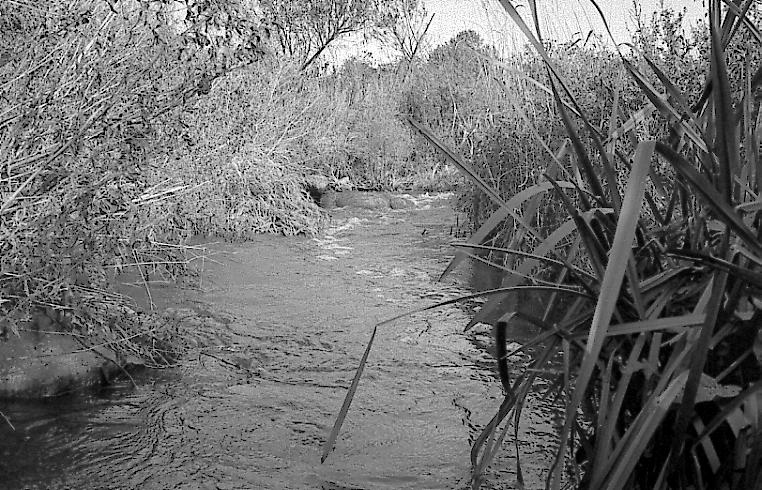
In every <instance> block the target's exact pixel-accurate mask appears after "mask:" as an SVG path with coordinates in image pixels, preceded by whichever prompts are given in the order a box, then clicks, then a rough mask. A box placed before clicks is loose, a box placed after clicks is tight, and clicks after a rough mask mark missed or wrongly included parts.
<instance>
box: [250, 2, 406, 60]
mask: <svg viewBox="0 0 762 490" xmlns="http://www.w3.org/2000/svg"><path fill="white" fill-rule="evenodd" d="M408 3H409V2H406V1H404V0H399V1H397V0H395V1H392V2H387V1H380V0H373V1H369V2H354V1H352V0H310V1H304V2H290V1H287V0H285V1H284V0H264V1H262V8H263V10H264V14H265V17H266V19H267V20H268V21H269V22H270V23H271V24H272V25H273V26H274V31H275V37H276V40H277V43H278V44H279V46H280V49H281V52H282V53H284V54H285V55H287V56H289V57H293V58H296V59H297V60H299V61H300V62H301V63H302V69H305V68H307V67H309V66H310V65H312V64H313V63H314V62H315V61H316V60H317V59H318V58H319V57H320V55H321V54H322V53H323V51H325V50H326V49H327V48H328V47H329V46H330V45H332V44H334V43H335V42H336V41H337V40H338V39H340V38H342V37H345V36H347V35H349V34H353V33H360V32H362V31H363V30H365V29H369V30H371V31H373V30H383V29H384V28H387V27H389V26H392V25H394V24H395V23H396V21H397V16H398V15H399V14H400V12H401V11H404V9H405V7H406V6H407V4H408Z"/></svg>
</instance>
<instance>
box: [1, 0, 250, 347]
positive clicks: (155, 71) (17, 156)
mask: <svg viewBox="0 0 762 490" xmlns="http://www.w3.org/2000/svg"><path fill="white" fill-rule="evenodd" d="M187 5H188V6H190V7H192V8H190V7H189V8H188V9H187V12H185V16H184V18H182V19H174V20H173V18H172V17H171V15H172V14H171V12H174V11H169V10H168V9H167V6H166V5H164V4H163V3H161V2H148V1H137V0H125V1H121V2H104V1H97V0H78V1H74V2H66V4H62V3H60V2H37V3H35V4H34V5H32V4H28V3H18V2H6V3H3V4H2V6H0V9H2V12H1V13H0V19H2V22H3V23H4V26H3V27H4V29H3V33H2V36H3V40H4V46H5V49H6V51H5V52H4V53H3V55H2V66H0V86H2V94H3V97H2V99H1V100H0V114H2V116H0V193H1V194H0V195H1V196H2V199H1V200H0V203H1V204H0V315H2V317H4V318H5V321H4V324H3V325H2V328H3V330H5V329H7V328H9V327H10V329H11V330H16V329H17V328H18V327H19V325H22V324H23V323H24V322H25V321H27V320H29V319H30V317H31V316H32V315H33V314H34V313H35V312H36V311H38V310H41V309H44V310H46V311H48V312H52V313H51V315H52V316H53V317H55V319H56V320H57V321H59V323H60V324H61V325H62V326H64V327H68V328H78V329H80V330H83V331H86V332H88V333H95V332H93V324H92V322H90V321H89V320H88V321H84V320H83V319H88V318H89V319H92V318H97V317H100V318H101V320H102V319H103V315H102V314H97V313H94V311H95V310H94V309H93V308H91V307H90V306H92V305H94V304H95V303H96V302H97V301H87V300H86V298H87V297H91V296H93V295H94V294H95V295H96V296H97V295H98V294H105V295H107V296H108V294H107V293H106V292H105V291H104V290H103V288H104V287H105V286H106V279H107V277H108V276H109V274H110V272H111V271H114V270H116V269H120V268H122V267H124V266H127V265H130V264H145V263H153V264H155V265H164V266H165V267H162V268H163V269H164V270H165V271H166V272H168V273H170V274H172V273H174V272H176V271H175V270H174V269H175V268H176V266H181V265H182V264H181V259H180V258H178V257H176V256H175V254H176V251H177V248H176V247H173V246H169V247H168V246H167V245H166V244H164V242H162V241H161V239H162V238H163V237H162V236H160V235H159V231H160V228H161V226H159V225H161V223H160V222H162V221H163V220H165V219H166V217H167V216H166V214H163V212H162V209H163V206H164V202H165V201H166V200H167V199H170V198H172V197H173V196H176V195H177V194H178V193H179V192H180V191H182V190H183V187H182V185H178V184H177V183H171V182H167V181H166V179H161V180H155V181H152V180H150V179H148V178H147V177H148V176H147V172H146V171H145V170H146V166H148V165H150V164H151V158H152V157H153V156H155V154H156V153H157V152H159V151H160V149H159V148H154V144H155V143H157V140H156V139H155V136H156V132H157V130H159V128H160V126H161V123H162V121H165V120H166V119H171V118H172V116H173V115H176V114H177V113H178V112H181V111H182V110H183V108H184V105H185V104H187V103H188V102H189V101H191V100H193V99H194V97H197V96H198V95H199V94H203V93H204V92H206V91H208V90H209V88H210V86H211V83H212V81H213V80H214V79H215V78H216V77H218V76H220V75H221V74H222V73H225V72H226V71H227V70H229V69H231V67H234V66H237V65H239V64H241V63H250V62H251V61H252V60H255V59H256V58H257V57H258V56H259V55H260V54H261V53H260V51H259V50H258V48H257V46H258V41H257V33H256V30H255V27H254V26H253V25H252V24H251V23H250V22H249V21H248V20H247V19H244V18H241V17H237V16H236V15H233V14H231V13H230V12H228V13H227V14H226V15H227V17H226V21H227V22H228V23H229V24H228V25H229V26H231V31H229V32H223V31H220V29H219V25H218V24H215V22H217V20H219V18H220V15H221V11H219V10H218V9H217V7H216V3H214V2H207V3H204V2H196V3H193V4H187ZM215 26H216V27H215ZM233 27H234V29H232V28H233ZM222 48H225V49H222ZM164 228H165V229H166V227H164ZM170 238H172V237H170ZM137 267H139V268H141V267H142V266H137ZM94 288H95V289H94ZM94 291H96V292H97V291H101V293H96V292H94ZM104 303H107V301H105V300H104ZM88 305H90V306H88ZM96 323H99V322H96ZM100 323H102V324H103V325H106V326H108V324H109V322H106V321H104V322H100ZM101 333H103V332H101ZM112 333H113V332H112Z"/></svg>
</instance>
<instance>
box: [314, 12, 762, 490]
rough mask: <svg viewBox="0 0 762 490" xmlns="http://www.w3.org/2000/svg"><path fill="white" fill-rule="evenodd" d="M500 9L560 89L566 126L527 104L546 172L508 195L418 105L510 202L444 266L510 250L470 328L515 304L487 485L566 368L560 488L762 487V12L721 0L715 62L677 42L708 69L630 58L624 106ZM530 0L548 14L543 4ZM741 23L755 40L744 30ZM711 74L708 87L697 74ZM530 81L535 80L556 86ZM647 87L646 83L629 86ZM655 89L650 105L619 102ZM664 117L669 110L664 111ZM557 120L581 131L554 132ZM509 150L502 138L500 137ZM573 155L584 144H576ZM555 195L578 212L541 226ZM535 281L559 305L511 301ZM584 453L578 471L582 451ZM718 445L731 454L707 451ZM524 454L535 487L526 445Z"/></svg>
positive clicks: (483, 461) (479, 478)
mask: <svg viewBox="0 0 762 490" xmlns="http://www.w3.org/2000/svg"><path fill="white" fill-rule="evenodd" d="M501 4H502V5H503V7H504V8H505V10H506V11H507V12H508V14H509V15H510V16H511V18H512V19H513V20H514V22H515V23H516V24H517V25H518V26H519V28H520V29H521V30H522V32H523V34H524V35H525V36H526V38H527V40H528V41H529V43H530V45H531V46H532V48H533V49H534V50H535V51H536V52H537V53H538V55H539V56H540V59H541V60H542V67H543V69H544V70H545V71H546V73H547V77H548V78H547V80H548V81H547V86H544V87H543V90H544V89H547V93H549V95H550V96H551V98H552V101H553V103H554V108H553V111H554V114H555V115H556V117H557V119H558V124H556V125H551V124H548V125H547V126H545V127H540V128H539V129H538V128H537V126H533V125H531V123H532V122H533V121H536V120H537V119H534V120H533V119H530V118H524V121H526V122H527V125H528V126H530V127H531V130H532V133H533V135H534V137H535V144H536V145H537V146H539V147H540V148H543V151H537V154H538V155H540V154H542V153H543V152H544V154H545V155H547V156H550V158H547V157H546V160H545V161H546V163H545V164H542V166H541V167H540V168H539V171H540V172H542V174H543V180H544V181H539V182H537V183H529V182H528V183H527V184H526V185H522V186H520V190H519V191H518V192H515V193H513V194H510V193H505V192H503V189H502V187H501V186H496V185H493V182H494V179H492V181H491V176H492V175H494V174H495V171H494V170H493V171H491V172H489V173H487V172H483V171H482V169H481V167H480V165H479V164H478V160H477V159H476V158H474V156H476V155H477V154H478V153H477V152H476V151H474V152H473V154H470V155H469V154H467V156H466V157H465V158H464V157H461V156H460V155H459V153H458V152H457V151H456V150H454V149H453V148H452V147H451V141H448V137H449V134H448V133H446V132H445V133H444V135H443V136H442V137H439V136H438V135H437V130H436V129H435V130H432V129H430V128H428V127H427V125H426V124H422V123H421V122H418V121H417V120H416V119H415V118H411V119H410V122H411V124H413V126H414V127H415V128H416V129H417V130H418V131H419V132H420V133H421V135H422V136H423V137H424V138H425V139H426V140H427V141H428V142H429V143H430V144H431V145H433V146H434V147H436V148H437V150H438V151H440V152H441V154H442V155H443V156H445V157H446V158H447V159H448V160H449V161H450V162H451V163H452V164H453V165H456V166H457V167H458V168H459V169H460V170H461V171H462V172H463V173H464V174H465V175H466V176H467V177H468V178H469V179H470V181H471V182H472V184H473V186H474V187H476V188H478V189H479V190H480V192H482V193H483V194H484V195H485V196H487V197H488V198H489V199H490V201H492V202H493V203H494V206H495V207H494V209H495V211H494V212H493V213H492V214H491V215H490V216H489V219H486V220H485V221H484V222H483V224H482V225H481V227H480V228H479V229H478V230H477V231H476V232H475V233H474V235H473V236H472V237H471V238H470V239H469V240H468V242H467V243H464V244H458V247H459V250H458V252H457V254H456V257H455V259H454V260H453V263H452V264H451V265H450V267H448V269H447V270H446V271H445V274H447V273H448V272H449V271H450V270H452V269H453V268H454V267H455V266H456V265H457V263H458V262H460V261H462V260H463V259H464V258H466V257H468V256H469V255H470V256H473V252H471V251H472V250H485V249H487V250H491V251H492V252H493V254H494V257H495V259H494V260H493V265H494V267H496V268H498V269H500V270H504V271H505V272H506V274H505V278H504V280H503V283H502V285H501V287H500V288H498V289H496V290H492V291H487V292H485V293H482V294H483V295H486V296H488V298H489V300H488V302H487V303H486V304H485V305H484V306H483V307H482V309H481V310H480V311H479V312H478V314H477V316H476V318H474V320H473V321H472V322H471V324H470V325H469V327H470V326H471V325H473V324H474V323H476V322H478V321H485V320H486V319H487V318H500V319H501V321H499V322H496V325H495V329H496V334H495V340H496V342H502V343H503V345H497V346H496V352H497V353H498V355H497V356H496V357H497V359H496V360H497V363H498V366H499V368H500V369H499V370H498V371H499V373H500V378H501V383H502V386H503V388H504V391H505V398H504V400H503V402H502V403H501V405H500V407H499V409H498V410H497V413H496V414H495V416H494V417H493V418H492V420H491V421H490V422H489V423H488V424H487V425H486V426H485V427H484V429H483V431H482V433H481V435H480V436H479V437H478V438H477V440H476V442H475V443H474V447H473V449H472V454H471V456H472V464H473V482H472V483H473V487H474V488H478V487H479V486H480V485H481V484H482V482H483V479H484V477H485V474H486V471H487V469H488V467H489V465H490V464H491V462H492V461H493V458H494V456H495V454H496V453H497V451H498V450H499V448H500V447H501V445H502V443H503V441H504V440H505V438H506V437H508V438H510V434H511V428H513V427H515V426H516V424H518V423H519V422H520V420H521V412H522V409H523V406H524V401H525V400H526V397H527V396H528V394H529V393H530V392H532V391H533V390H536V389H538V386H547V385H548V383H547V382H545V383H537V381H538V380H539V378H541V377H550V380H549V381H550V385H551V386H552V389H551V391H552V392H553V393H552V394H555V397H556V400H558V403H559V404H563V407H564V409H565V412H566V413H565V417H564V420H563V423H562V425H561V427H560V433H559V438H560V444H559V448H558V453H557V457H556V461H555V463H554V465H553V467H552V468H549V472H548V486H549V487H550V488H560V487H561V486H562V485H563V484H565V483H571V484H573V485H576V486H579V487H583V488H687V487H692V488H720V487H723V486H725V487H728V488H760V486H762V466H760V463H762V430H760V427H759V414H758V407H759V399H760V392H761V391H762V381H760V375H761V373H760V371H761V368H760V364H761V363H762V355H760V352H761V351H762V347H761V346H762V334H761V330H760V315H761V314H762V313H760V312H761V311H762V297H760V293H759V292H760V288H761V287H762V275H760V274H759V264H762V241H760V239H759V236H760V234H759V233H760V232H759V225H760V215H759V212H760V202H759V198H758V193H759V190H760V182H762V181H761V180H760V162H759V150H760V142H759V134H760V133H759V128H758V122H759V91H760V86H762V73H761V72H760V70H761V68H760V66H759V61H758V59H757V55H758V53H760V51H761V50H760V49H759V46H760V44H762V37H761V36H760V35H759V29H758V27H757V25H758V24H757V23H756V22H752V20H753V19H756V18H755V17H754V16H753V15H751V16H749V17H747V18H745V19H744V15H745V9H746V8H748V7H749V6H750V5H752V4H753V2H750V1H744V2H739V3H738V4H737V5H736V4H730V3H726V4H724V5H729V7H728V8H729V10H725V11H724V12H721V11H722V9H721V5H720V2H710V5H709V18H710V19H711V22H710V26H709V28H708V30H707V40H708V44H707V45H706V46H707V50H706V55H707V56H706V57H705V58H701V55H700V54H701V52H702V51H701V49H700V46H701V44H700V42H697V43H696V46H697V49H695V50H693V49H692V50H691V51H690V53H683V52H682V51H681V52H680V53H681V55H682V57H683V58H684V59H685V58H686V57H689V56H694V53H695V56H696V58H695V60H696V61H697V62H698V63H700V66H701V67H702V68H701V69H700V70H698V69H695V70H694V68H695V67H694V66H693V65H691V64H690V62H688V63H687V64H686V68H688V67H689V68H690V69H686V71H685V72H678V73H684V74H688V73H700V76H698V77H695V76H692V75H691V76H692V77H693V79H689V75H685V76H686V79H685V80H682V84H678V83H676V82H675V81H673V80H672V77H671V73H670V74H669V75H668V74H667V72H665V71H663V70H662V69H660V67H659V63H660V62H661V61H658V62H657V61H655V60H654V59H653V58H652V57H651V56H649V54H648V53H647V52H646V53H645V54H644V55H643V57H642V59H641V60H639V61H638V60H634V59H632V58H628V57H626V56H624V55H623V54H621V53H619V61H620V63H621V67H622V68H621V69H622V73H624V74H626V77H627V78H626V79H622V78H620V80H621V85H619V86H614V87H611V94H612V97H611V99H608V100H610V103H609V104H600V103H599V100H600V97H599V95H597V94H595V93H594V92H592V91H587V92H586V91H584V90H583V91H581V92H578V90H577V88H578V86H576V85H574V84H572V83H571V82H570V81H569V80H570V78H571V77H570V75H569V71H570V69H571V73H572V74H573V68H574V66H580V65H581V64H580V63H579V61H573V62H571V63H570V62H568V58H564V56H563V55H564V54H565V53H570V54H571V55H572V56H577V55H579V54H582V55H584V56H587V54H586V53H584V52H580V51H576V52H570V51H569V50H566V49H565V50H562V51H561V52H560V54H561V55H562V56H559V52H558V51H556V50H555V49H554V48H553V47H552V46H551V45H549V44H548V43H545V42H544V41H543V39H542V36H541V30H540V26H538V25H537V22H536V19H535V26H536V32H533V31H532V30H531V29H530V28H529V27H528V25H527V23H526V22H525V21H524V19H522V17H521V16H520V15H519V13H518V11H517V10H516V7H515V6H514V5H513V3H512V2H507V1H506V2H501ZM530 4H531V7H532V11H533V10H534V7H535V6H534V2H530ZM721 13H722V15H721ZM663 19H666V20H667V21H669V22H672V19H673V18H672V17H670V16H667V17H666V18H663ZM669 32H670V33H671V34H669V36H672V35H673V34H674V33H675V31H674V30H672V31H669ZM742 33H743V34H742ZM736 36H746V37H747V40H746V41H744V42H741V43H738V44H733V42H734V41H733V40H734V39H737V38H736ZM734 46H736V47H734ZM744 46H746V47H747V49H748V51H744ZM734 50H739V51H737V52H736V51H734ZM667 54H669V53H667ZM585 59H588V58H585ZM615 59H616V58H614V57H611V56H609V57H608V58H607V59H606V60H605V63H604V65H603V66H604V67H606V69H609V68H610V67H611V66H612V65H611V63H610V62H611V61H613V60H615ZM666 59H667V60H668V59H669V58H666ZM734 60H744V62H743V63H741V62H735V61H734ZM728 63H732V64H731V65H730V69H729V66H728ZM535 66H536V65H535ZM505 68H506V69H508V68H511V67H510V66H506V67H505ZM572 76H573V75H572ZM612 78H613V77H608V78H607V79H609V80H611V79H612ZM696 78H698V79H699V80H702V81H705V83H704V84H703V85H701V84H696V83H695V79H696ZM571 79H572V80H573V78H571ZM613 79H616V78H613ZM533 80H534V82H533V85H534V86H535V87H538V86H539V85H540V82H537V79H536V78H533ZM535 82H537V83H535ZM633 86H635V87H637V89H638V91H639V92H640V96H638V95H637V94H636V93H634V92H630V93H626V91H627V90H631V87H633ZM655 87H659V88H658V89H657V88H655ZM688 90H694V91H695V92H694V93H689V92H687V91H688ZM544 91H545V90H544ZM622 92H625V93H622ZM639 97H640V100H642V101H645V100H647V102H643V103H642V105H641V106H640V107H639V108H638V107H636V106H633V107H628V109H627V110H626V111H625V110H622V105H626V104H635V103H636V101H637V100H638V98H639ZM689 101H690V102H689ZM515 107H516V105H514V109H515V110H516V112H517V113H521V111H519V110H518V109H516V108H515ZM652 113H655V114H656V117H658V119H656V120H652V119H649V118H650V117H651V116H650V114H652ZM414 116H415V113H414ZM540 120H542V119H540ZM559 124H560V125H561V126H562V127H563V128H564V129H565V131H566V136H567V138H568V140H567V141H566V142H561V144H560V145H558V146H549V144H548V141H549V140H550V139H551V138H553V137H555V135H556V133H555V128H557V127H558V125H559ZM532 126H533V127H532ZM601 128H605V129H601ZM547 130H551V131H550V132H548V131H547ZM644 137H645V138H644ZM494 148H495V149H494V150H491V151H492V152H498V151H499V145H497V144H494ZM570 153H573V157H574V158H568V157H569V154H570ZM469 157H470V158H469ZM496 168H498V169H499V168H500V167H499V166H497V167H496ZM536 170H537V169H536ZM543 195H552V196H553V198H554V199H555V200H557V201H558V203H559V205H560V206H561V207H562V209H563V212H564V214H563V215H559V216H558V219H559V222H560V225H554V226H552V227H548V228H538V227H536V223H538V222H539V221H538V218H539V217H541V215H542V213H544V212H546V211H544V210H543V206H542V196H543ZM506 218H509V219H510V220H511V222H512V223H513V225H512V226H511V227H510V229H512V230H513V231H512V233H509V234H508V235H507V237H508V238H507V240H508V242H507V243H508V244H507V245H506V246H503V247H496V246H494V245H490V244H489V243H487V244H485V240H486V239H488V238H489V236H490V234H491V233H494V231H495V230H496V229H497V228H498V227H499V226H501V224H502V223H504V222H505V220H506ZM503 257H505V259H503ZM508 257H511V258H512V259H511V260H510V262H509V261H508V259H507V258H508ZM506 264H508V265H506ZM527 291H532V292H534V293H535V294H539V295H542V298H543V300H542V303H543V305H544V306H545V308H544V310H542V311H532V310H528V309H525V308H521V307H519V308H517V309H515V310H510V311H506V310H503V309H501V306H502V305H503V304H504V303H503V302H502V299H503V298H505V297H506V296H507V295H516V294H522V293H525V292H527ZM472 297H473V296H468V297H464V298H459V299H456V300H449V301H446V302H443V303H439V304H436V305H430V306H427V307H425V308H421V309H419V310H416V311H414V312H407V313H404V314H402V315H400V316H405V315H408V314H412V313H417V312H420V311H425V310H429V309H432V308H436V307H439V306H443V305H446V304H452V303H454V302H456V301H462V300H467V299H470V298H472ZM490 314H491V315H492V316H489V315H490ZM397 318H399V317H397ZM392 321H394V319H391V320H388V321H386V322H382V323H381V324H379V325H378V326H382V325H386V324H388V323H390V322H392ZM519 322H521V323H519ZM512 323H516V324H517V325H521V324H524V325H527V324H528V325H531V326H532V328H533V329H535V330H536V331H537V332H538V333H537V335H536V337H535V338H534V339H532V340H531V341H529V342H527V343H526V344H525V345H523V346H522V347H521V348H520V349H519V350H527V349H529V348H533V349H534V353H533V362H532V363H531V365H530V366H529V367H528V368H527V369H524V370H521V371H519V372H515V373H512V372H511V370H510V366H508V364H507V358H508V357H509V356H510V355H512V354H515V352H506V348H505V345H504V342H505V339H504V337H505V336H504V335H501V334H500V330H501V329H504V328H507V327H508V326H510V325H511V324H512ZM371 342H372V341H371ZM369 348H370V345H369V346H368V349H369ZM366 356H367V352H366ZM362 364H363V363H361V366H360V369H358V373H357V376H356V378H355V381H354V382H353V387H352V389H351V390H350V392H349V394H348V395H347V398H346V401H345V404H344V406H343V407H342V411H341V414H340V416H339V418H338V420H337V422H336V425H335V426H334V430H333V431H332V433H331V436H330V437H329V440H328V441H327V444H326V446H325V452H324V455H323V457H324V458H325V457H326V456H327V454H328V452H330V450H331V447H332V445H333V444H334V442H335V440H336V437H337V435H338V431H339V428H340V426H341V422H342V420H343V418H344V416H345V414H346V411H347V410H348V408H349V402H350V401H351V398H352V394H353V391H354V388H355V387H356V384H357V379H359V375H360V374H361V372H362V368H363V365H362ZM553 373H558V374H553ZM707 407H712V410H711V411H710V412H709V413H708V418H705V419H704V420H703V421H704V423H705V426H704V427H705V428H704V429H697V430H693V429H691V430H688V429H689V428H691V427H694V424H693V422H695V421H696V420H698V418H701V417H702V416H707V411H706V409H707ZM728 426H733V427H734V432H732V433H731V436H730V440H727V439H725V440H721V438H719V437H716V434H715V432H718V429H719V428H721V427H728ZM726 430H727V429H726ZM715 444H717V446H715ZM575 450H576V452H577V457H578V461H579V462H582V463H583V466H582V467H581V468H580V467H579V466H577V465H576V464H575V463H574V462H573V461H571V458H570V457H569V454H571V453H573V452H575ZM710 451H714V453H715V454H716V455H717V456H718V458H716V459H715V460H714V461H713V462H711V464H710V463H704V464H702V463H701V461H702V458H704V457H708V454H709V452H710ZM710 461H711V459H710ZM516 464H517V474H518V475H519V482H518V484H519V485H523V482H522V481H521V480H520V478H521V477H520V475H521V455H518V456H517V461H516ZM565 470H568V472H566V471H565Z"/></svg>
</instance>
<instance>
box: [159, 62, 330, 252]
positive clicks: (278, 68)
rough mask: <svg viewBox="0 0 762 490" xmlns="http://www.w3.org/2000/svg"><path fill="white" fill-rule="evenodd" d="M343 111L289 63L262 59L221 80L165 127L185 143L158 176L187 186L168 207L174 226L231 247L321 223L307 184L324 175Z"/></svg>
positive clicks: (311, 229) (303, 230) (302, 230)
mask: <svg viewBox="0 0 762 490" xmlns="http://www.w3.org/2000/svg"><path fill="white" fill-rule="evenodd" d="M341 114H342V107H341V105H340V104H339V105H337V104H335V103H334V101H332V100H330V99H329V98H328V97H326V96H325V95H324V94H322V93H321V91H320V87H319V86H317V84H316V83H315V82H314V81H310V80H305V79H303V78H302V77H301V75H300V74H299V70H298V69H297V68H295V67H294V66H292V65H290V64H288V63H280V62H277V61H275V60H266V61H262V62H260V63H258V64H257V65H255V66H251V67H249V68H247V69H245V70H237V71H235V72H233V73H230V74H228V75H226V76H225V77H223V78H221V79H219V80H218V82H217V83H215V85H214V87H213V88H212V90H211V91H210V93H209V95H208V96H207V97H204V98H200V99H198V100H197V101H196V103H195V104H193V106H192V107H189V108H188V110H187V111H185V112H184V113H183V114H182V115H181V117H180V120H179V124H176V125H173V126H172V129H175V128H178V127H179V128H183V132H182V136H181V138H182V139H184V140H185V141H186V143H185V144H178V145H176V146H175V147H174V148H173V149H172V151H171V152H170V153H169V154H168V155H167V161H166V164H165V165H163V166H162V168H161V169H160V172H161V174H162V175H163V176H165V177H166V176H169V177H171V178H172V179H173V180H174V181H177V182H182V183H183V184H184V185H185V186H187V187H188V188H189V190H188V191H187V192H186V194H185V198H184V199H182V200H179V201H178V202H177V203H176V204H175V206H174V209H173V212H172V215H173V219H174V220H176V226H177V227H178V228H179V229H183V230H186V231H188V232H189V233H193V234H203V235H216V236H222V237H226V238H228V239H237V240H240V239H246V238H251V237H252V236H253V235H254V234H257V233H284V234H286V235H294V234H298V233H314V232H316V231H317V230H318V227H319V225H320V223H321V221H322V218H323V217H322V214H321V212H320V210H319V209H318V208H317V205H316V204H315V202H314V201H313V200H312V199H311V198H310V196H309V194H308V193H307V191H306V188H305V185H304V177H305V175H306V174H308V173H324V172H326V170H325V168H324V165H323V160H324V159H326V158H328V157H327V156H326V153H329V152H331V151H333V148H332V144H331V143H332V141H333V139H334V138H335V135H336V133H338V132H340V130H341V129H342V128H343V126H342V125H341V123H340V121H341ZM337 115H338V116H339V117H336V116H337ZM170 134H172V133H170Z"/></svg>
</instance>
